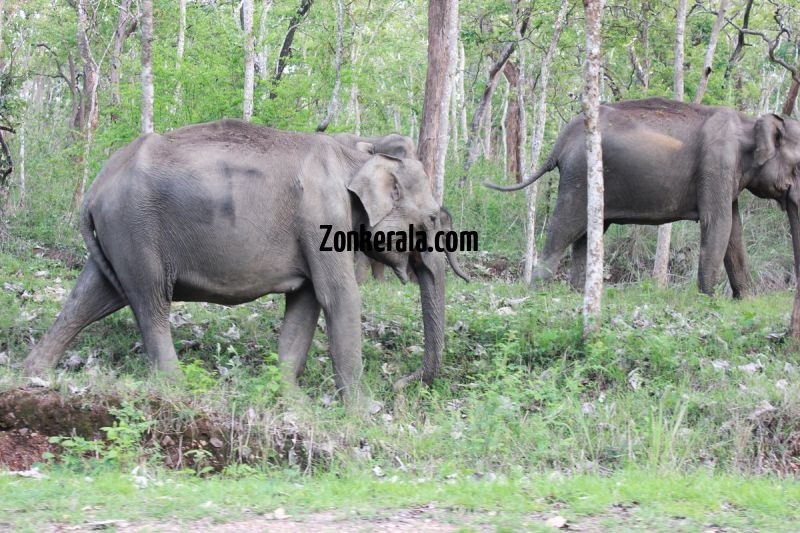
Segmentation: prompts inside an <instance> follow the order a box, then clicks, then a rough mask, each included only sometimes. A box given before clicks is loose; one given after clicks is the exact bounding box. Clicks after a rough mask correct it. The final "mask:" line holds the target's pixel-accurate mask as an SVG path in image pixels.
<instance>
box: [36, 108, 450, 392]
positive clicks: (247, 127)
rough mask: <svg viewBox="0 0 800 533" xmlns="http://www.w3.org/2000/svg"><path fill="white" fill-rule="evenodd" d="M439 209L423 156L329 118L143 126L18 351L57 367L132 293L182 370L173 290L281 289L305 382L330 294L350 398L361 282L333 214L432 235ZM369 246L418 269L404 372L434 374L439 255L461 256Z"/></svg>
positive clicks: (161, 359) (157, 348) (193, 297)
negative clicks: (301, 122)
mask: <svg viewBox="0 0 800 533" xmlns="http://www.w3.org/2000/svg"><path fill="white" fill-rule="evenodd" d="M442 213H443V211H442V208H441V206H440V205H438V204H437V203H436V202H435V201H434V199H433V196H432V194H431V191H430V184H429V180H428V177H427V176H426V175H425V172H424V170H423V169H422V165H421V164H420V163H419V161H416V160H413V159H400V158H395V157H390V156H386V155H370V154H367V153H364V152H361V151H358V150H352V149H349V148H347V147H345V146H343V145H342V144H340V143H338V142H336V141H334V140H333V139H332V138H330V137H329V136H327V135H324V134H307V133H296V132H286V131H279V130H275V129H272V128H267V127H263V126H258V125H253V124H249V123H246V122H241V121H237V120H223V121H219V122H212V123H208V124H198V125H193V126H188V127H185V128H181V129H178V130H175V131H172V132H169V133H166V134H163V135H158V134H150V135H146V136H143V137H141V138H139V139H137V140H135V141H133V142H132V143H130V144H128V145H127V146H125V147H124V148H122V149H120V150H119V151H118V152H116V153H115V154H114V155H113V156H112V157H111V158H110V159H109V161H108V162H107V163H106V164H105V166H104V167H103V169H102V170H101V171H100V173H99V175H98V176H97V179H96V180H95V181H94V183H93V184H92V186H91V187H90V189H89V191H88V192H87V194H86V197H85V200H84V203H83V206H82V208H81V216H80V230H81V234H82V236H83V238H84V240H85V242H86V246H87V248H88V250H89V260H87V262H86V265H85V266H84V268H83V271H82V272H81V273H80V276H79V277H78V280H77V283H76V285H75V288H74V289H73V291H72V292H71V294H70V296H69V298H68V300H67V302H66V304H65V305H64V308H63V310H62V311H61V313H60V314H59V316H58V318H57V319H56V321H55V323H54V324H53V326H52V327H51V328H50V329H49V330H48V331H47V332H46V333H45V335H44V337H43V338H42V339H41V340H40V341H39V343H38V344H37V345H36V346H35V347H34V348H33V350H32V351H31V353H30V354H29V355H28V357H27V359H26V360H25V362H24V365H25V367H26V369H27V371H28V372H32V373H35V372H38V371H41V370H43V369H47V368H51V367H53V366H54V365H55V364H56V363H57V361H58V359H59V358H60V357H61V355H62V354H63V353H64V350H65V348H66V346H67V344H68V343H69V342H70V341H71V340H72V339H73V338H74V337H75V335H77V334H78V332H80V331H81V330H82V329H83V328H84V327H86V326H87V325H88V324H90V323H92V322H94V321H96V320H99V319H100V318H102V317H104V316H106V315H109V314H110V313H113V312H114V311H116V310H118V309H120V308H122V307H124V306H126V305H130V307H131V308H132V310H133V313H134V315H135V317H136V321H137V324H138V326H139V330H140V331H141V334H142V338H143V341H144V347H145V349H146V351H147V353H148V355H149V357H150V358H151V360H152V362H153V363H154V364H155V365H156V367H157V368H158V369H159V370H161V371H165V372H175V371H177V368H178V360H177V358H176V354H175V348H174V346H173V342H172V335H171V332H170V322H169V310H170V302H172V301H204V302H215V303H220V304H226V305H232V304H240V303H243V302H248V301H251V300H254V299H256V298H258V297H260V296H262V295H264V294H267V293H285V294H286V311H285V316H284V322H283V327H282V331H281V333H280V338H279V342H278V353H279V359H280V361H281V363H282V367H283V369H284V372H285V373H286V377H287V379H288V380H289V382H290V383H291V384H296V380H297V377H298V376H299V375H300V374H301V373H302V372H303V370H304V368H305V362H306V357H307V353H308V349H309V346H310V345H311V341H312V337H313V335H314V330H315V328H316V324H317V319H318V317H319V312H320V309H322V310H323V311H324V313H325V317H326V323H327V327H328V334H329V338H330V352H331V359H332V362H333V371H334V377H335V382H336V387H337V389H338V390H339V391H340V392H341V393H343V395H344V396H345V397H346V398H352V397H353V396H354V395H355V394H356V392H357V385H358V381H359V376H360V375H361V373H362V359H361V298H360V295H359V290H358V286H357V284H356V280H355V273H354V269H353V255H352V253H346V252H344V253H337V252H328V251H321V249H320V248H321V247H322V246H321V244H322V243H323V240H324V238H325V233H326V232H327V230H326V229H324V228H323V226H325V225H330V226H331V227H332V231H334V232H335V231H343V232H347V231H351V230H354V229H356V228H359V227H360V226H361V225H362V224H363V225H364V226H365V227H366V228H367V229H370V230H372V231H373V232H374V231H384V232H388V231H407V228H408V225H409V224H412V223H413V224H414V225H415V226H416V227H417V228H424V230H425V232H427V234H429V235H430V234H431V233H432V232H435V231H438V230H440V229H441V228H442V220H443V218H442ZM430 238H432V236H430V237H429V239H430ZM429 242H431V241H430V240H429ZM372 257H375V258H377V259H379V260H381V261H382V262H383V263H385V264H387V265H388V266H389V267H391V268H392V269H393V270H394V271H395V272H397V273H398V275H399V276H400V277H401V278H403V277H404V275H405V274H404V273H405V271H406V267H407V265H408V264H410V265H411V267H412V268H413V269H414V272H415V273H416V275H417V277H418V278H419V283H420V294H421V300H422V318H423V325H424V335H425V343H424V344H425V352H424V355H423V361H422V364H421V367H420V368H419V369H418V370H416V371H415V372H414V373H412V374H411V375H410V376H407V377H406V378H403V379H402V380H400V381H399V382H398V385H402V384H405V383H407V382H408V381H410V380H414V379H420V378H421V379H422V380H423V381H425V382H427V383H430V382H431V380H432V379H433V378H434V377H435V376H436V374H437V372H438V370H439V366H440V362H441V358H442V349H443V346H444V323H445V317H444V309H445V300H444V294H445V293H444V284H445V263H446V262H447V260H448V259H449V260H450V261H452V262H453V264H455V261H456V259H455V257H453V256H451V255H449V254H446V253H442V252H427V251H423V252H407V253H401V252H399V251H396V250H395V251H391V252H383V253H377V252H376V253H374V254H372ZM455 265H456V268H457V264H455Z"/></svg>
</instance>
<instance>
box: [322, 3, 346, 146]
mask: <svg viewBox="0 0 800 533" xmlns="http://www.w3.org/2000/svg"><path fill="white" fill-rule="evenodd" d="M343 40H344V5H342V0H336V80H335V81H334V83H333V93H332V94H331V101H330V102H329V103H328V111H327V112H326V113H325V118H323V119H322V121H321V122H320V123H319V125H318V126H317V131H325V130H326V129H328V125H329V124H330V123H331V120H333V117H334V116H335V115H336V107H337V106H338V105H339V87H340V86H341V84H342V41H343Z"/></svg>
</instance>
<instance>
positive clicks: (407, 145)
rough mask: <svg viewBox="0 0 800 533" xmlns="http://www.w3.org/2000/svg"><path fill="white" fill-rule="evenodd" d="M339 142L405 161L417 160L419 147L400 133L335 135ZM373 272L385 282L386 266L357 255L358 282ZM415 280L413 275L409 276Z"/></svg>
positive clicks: (361, 254)
mask: <svg viewBox="0 0 800 533" xmlns="http://www.w3.org/2000/svg"><path fill="white" fill-rule="evenodd" d="M331 136H332V137H333V138H334V139H336V141H337V142H339V143H341V144H343V145H344V146H347V147H349V148H353V149H355V150H361V151H362V152H366V153H369V154H386V155H391V156H394V157H400V158H403V159H417V147H416V145H415V144H414V141H413V140H412V139H411V137H406V136H405V135H400V134H399V133H389V134H388V135H380V136H376V137H361V136H359V135H354V134H352V133H334V134H333V135H331ZM369 270H372V277H373V278H375V279H376V280H377V281H383V280H384V279H385V278H384V270H385V266H384V264H383V263H381V262H380V261H376V260H375V259H371V258H369V257H367V256H366V255H364V254H363V253H361V252H357V253H356V280H357V281H358V282H359V283H362V282H363V281H364V280H365V279H366V277H367V272H368V271H369ZM409 277H410V278H413V273H412V274H410V275H409Z"/></svg>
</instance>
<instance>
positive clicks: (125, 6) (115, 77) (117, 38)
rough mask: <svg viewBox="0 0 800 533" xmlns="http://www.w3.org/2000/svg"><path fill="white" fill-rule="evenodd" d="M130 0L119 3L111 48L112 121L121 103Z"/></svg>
mask: <svg viewBox="0 0 800 533" xmlns="http://www.w3.org/2000/svg"><path fill="white" fill-rule="evenodd" d="M129 8H130V0H122V1H121V2H120V4H119V13H118V14H117V25H116V28H115V29H114V41H113V44H112V48H111V69H110V73H109V81H110V85H111V87H110V91H111V107H112V109H113V111H112V112H111V121H112V122H116V121H117V119H118V118H119V116H118V115H117V110H118V109H119V106H120V104H121V100H120V96H119V81H120V68H121V65H120V58H121V56H122V50H123V45H124V44H125V39H127V38H128V36H129V35H130V32H131V31H132V30H130V29H129V28H128V19H129V18H130V12H129Z"/></svg>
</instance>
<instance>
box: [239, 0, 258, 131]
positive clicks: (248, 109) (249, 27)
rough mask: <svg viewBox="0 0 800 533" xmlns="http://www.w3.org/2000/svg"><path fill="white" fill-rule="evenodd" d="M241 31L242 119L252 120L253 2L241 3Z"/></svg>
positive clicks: (253, 84)
mask: <svg viewBox="0 0 800 533" xmlns="http://www.w3.org/2000/svg"><path fill="white" fill-rule="evenodd" d="M242 30H243V32H244V96H243V97H242V107H243V110H242V117H243V118H244V119H245V120H246V121H247V122H250V119H252V118H253V89H254V88H255V62H254V57H253V52H254V50H253V48H254V44H253V0H243V1H242Z"/></svg>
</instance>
